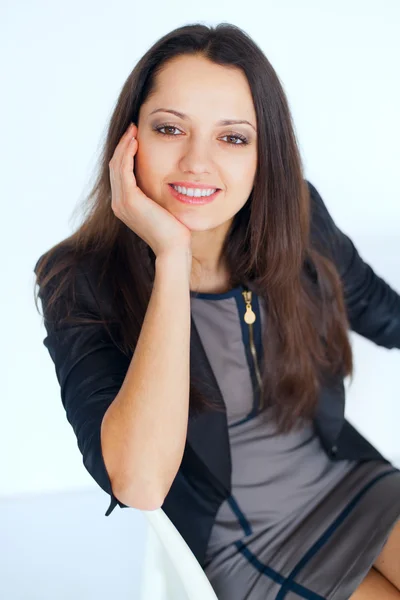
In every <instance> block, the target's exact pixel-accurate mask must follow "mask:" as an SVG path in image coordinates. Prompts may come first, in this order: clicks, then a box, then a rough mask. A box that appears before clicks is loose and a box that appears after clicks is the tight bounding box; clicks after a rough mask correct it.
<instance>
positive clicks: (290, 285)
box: [35, 23, 353, 432]
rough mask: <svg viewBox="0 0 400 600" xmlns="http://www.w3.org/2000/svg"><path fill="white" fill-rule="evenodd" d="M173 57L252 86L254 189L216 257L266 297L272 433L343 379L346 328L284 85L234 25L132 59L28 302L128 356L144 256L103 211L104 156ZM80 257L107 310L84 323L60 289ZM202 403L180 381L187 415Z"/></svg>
mask: <svg viewBox="0 0 400 600" xmlns="http://www.w3.org/2000/svg"><path fill="white" fill-rule="evenodd" d="M180 55H198V56H202V57H205V58H207V59H208V60H210V61H212V62H214V63H215V64H218V65H225V66H227V67H231V68H232V67H233V68H238V69H242V71H243V73H244V74H245V76H246V78H247V80H248V82H249V86H250V89H251V93H252V98H253V102H254V107H255V112H256V116H257V127H258V132H257V134H258V135H257V138H258V142H257V143H258V147H257V169H256V175H255V181H254V187H253V189H252V191H251V194H250V196H249V198H248V200H247V202H246V204H245V205H244V206H243V207H242V208H241V210H240V211H239V212H238V213H237V214H236V215H235V217H234V220H233V223H232V226H231V229H230V231H229V232H228V235H227V237H226V240H225V243H224V247H223V253H224V256H225V257H226V262H227V265H228V267H229V270H230V273H231V284H232V286H235V285H238V284H239V283H250V284H251V287H252V289H253V290H254V291H255V292H256V293H257V294H259V295H260V297H262V298H263V299H264V300H265V303H266V304H265V306H266V309H267V314H266V317H267V321H266V324H265V328H264V332H263V349H264V350H263V363H262V367H261V369H260V370H261V374H262V391H263V396H264V407H265V408H267V407H273V408H272V411H273V418H275V420H276V423H277V426H278V430H279V431H280V432H287V431H289V430H290V429H292V428H293V427H294V425H295V424H296V423H298V422H299V420H301V419H309V418H312V417H313V415H314V412H315V408H316V404H317V401H318V392H319V389H320V386H321V384H322V383H324V382H325V381H329V379H330V378H332V377H344V376H346V375H351V376H352V375H353V362H352V351H351V345H350V341H349V337H348V329H349V323H348V318H347V314H346V309H345V303H344V297H343V288H342V284H341V281H340V277H339V274H338V271H337V269H336V266H335V263H334V261H333V259H332V256H331V253H330V251H329V245H328V244H327V241H328V240H327V239H324V240H323V239H322V238H324V235H322V236H321V235H320V236H319V237H318V235H313V232H312V228H313V224H314V228H315V229H316V232H317V233H318V227H319V226H322V225H323V220H322V219H321V218H319V217H318V211H316V212H315V218H314V216H313V215H314V209H313V206H314V205H315V206H316V202H317V200H316V198H317V196H318V193H317V192H316V190H315V188H314V187H313V186H312V185H311V184H310V183H309V182H307V181H306V180H305V179H304V177H303V166H302V161H301V158H300V152H299V149H298V144H297V141H296V136H295V132H294V125H293V122H292V116H291V113H290V110H289V106H288V101H287V98H286V96H285V93H284V90H283V86H282V84H281V83H280V81H279V78H278V76H277V74H276V72H275V70H274V69H273V67H272V66H271V64H270V62H269V61H268V59H267V58H266V56H265V55H264V53H263V52H262V51H261V49H260V48H259V47H258V46H257V45H256V44H255V42H254V41H253V40H252V39H251V38H250V37H249V36H248V35H247V34H246V33H245V32H244V31H242V30H241V29H240V28H239V27H237V26H235V25H232V24H227V23H220V24H218V25H217V26H215V27H214V26H208V25H204V24H189V25H185V26H183V27H179V28H177V29H175V30H174V31H171V32H170V33H168V34H166V35H164V36H163V37H162V38H161V39H160V40H158V41H157V42H156V43H155V44H154V45H153V46H152V47H151V48H150V49H149V50H148V51H147V52H146V53H145V54H144V56H143V57H142V58H141V59H140V60H139V62H138V63H137V64H136V66H135V67H134V69H133V71H132V72H131V74H130V75H129V77H128V78H127V80H126V82H125V84H124V85H123V87H122V91H121V93H120V95H119V98H118V101H117V103H116V106H115V109H114V111H113V114H112V116H111V120H110V124H109V127H108V131H107V135H106V138H105V141H104V147H103V150H102V154H101V157H100V161H99V165H98V166H99V169H98V174H97V176H96V181H95V184H94V186H93V188H92V189H91V191H90V193H89V195H88V196H87V197H86V198H85V199H84V206H83V208H84V217H83V220H82V224H81V225H80V226H79V228H78V229H77V230H76V231H75V232H74V233H73V234H72V235H71V236H69V237H68V238H66V239H64V240H62V241H61V242H59V243H58V244H56V245H55V246H53V247H52V248H51V249H50V250H48V251H47V252H46V253H45V254H44V255H43V256H42V257H41V259H40V260H39V261H38V263H37V264H36V267H35V273H36V281H35V286H36V285H38V286H39V288H40V290H39V293H38V294H37V295H36V294H35V303H36V308H37V309H38V304H37V297H40V298H44V297H45V296H46V311H45V313H46V314H45V319H46V320H47V322H52V323H53V324H55V325H57V326H63V325H65V324H66V323H70V324H77V323H92V322H96V323H99V322H102V323H103V324H104V326H105V327H106V329H107V331H108V332H109V333H110V335H112V336H113V339H114V341H115V343H116V344H117V345H118V347H119V348H120V349H121V351H122V352H123V353H124V354H126V355H127V356H132V354H133V352H134V349H135V346H136V343H137V340H138V337H139V335H140V330H141V326H142V323H143V320H144V317H145V313H146V309H147V305H148V302H149V299H150V295H151V291H152V286H153V281H154V275H155V256H154V253H153V252H152V250H151V248H150V247H149V246H148V245H147V244H146V243H145V242H144V241H143V240H142V239H141V238H140V237H139V236H138V235H136V234H135V233H134V232H133V231H132V230H131V229H129V228H128V227H127V226H126V225H125V224H124V223H123V222H122V221H121V220H119V219H118V218H117V217H116V216H115V215H114V213H113V211H112V209H111V186H110V176H109V162H110V160H111V157H112V155H113V153H114V150H115V148H116V146H117V144H118V142H119V141H120V139H121V137H122V135H123V134H124V132H125V131H126V129H127V127H128V125H129V123H130V122H131V121H133V122H134V123H137V118H138V114H139V109H140V106H141V104H142V103H143V102H144V101H145V100H146V99H147V98H148V96H149V94H151V93H152V91H153V89H154V84H155V78H156V76H157V74H158V73H159V72H160V70H161V69H162V68H163V66H164V65H165V63H166V62H167V61H168V60H170V59H172V58H174V57H177V56H180ZM88 258H91V259H93V260H94V261H95V262H96V264H97V265H98V266H99V282H98V283H100V281H104V282H105V284H106V287H107V289H108V290H109V293H110V298H112V299H113V301H112V302H111V303H110V304H108V305H107V307H108V311H107V313H106V312H103V311H102V306H103V307H104V306H105V305H104V304H103V305H102V303H101V301H100V302H99V303H98V305H99V314H90V315H89V316H90V318H88V314H86V317H85V318H84V315H83V314H82V311H80V313H79V311H78V310H77V304H76V296H75V294H74V293H69V291H68V290H73V289H74V281H75V275H76V268H77V267H78V266H79V265H80V264H83V261H85V260H87V259H88ZM96 280H97V277H96ZM97 289H100V288H97ZM99 300H101V298H99ZM111 325H113V327H115V329H112V328H111ZM210 406H212V403H210V402H209V400H208V398H206V397H205V396H204V395H202V394H200V392H199V390H198V389H197V387H196V385H195V382H194V381H193V380H191V383H190V409H191V411H201V410H204V409H205V408H206V407H210Z"/></svg>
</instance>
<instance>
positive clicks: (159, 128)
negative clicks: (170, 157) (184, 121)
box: [154, 123, 180, 137]
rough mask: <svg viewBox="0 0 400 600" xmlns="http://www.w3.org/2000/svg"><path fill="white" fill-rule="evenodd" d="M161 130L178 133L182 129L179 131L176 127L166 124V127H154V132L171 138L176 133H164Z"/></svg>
mask: <svg viewBox="0 0 400 600" xmlns="http://www.w3.org/2000/svg"><path fill="white" fill-rule="evenodd" d="M161 129H176V131H180V129H178V128H177V127H175V125H168V123H164V125H158V126H157V127H154V131H156V132H157V133H160V134H161V135H166V136H169V137H172V136H174V135H175V133H172V134H171V133H164V132H162V131H161Z"/></svg>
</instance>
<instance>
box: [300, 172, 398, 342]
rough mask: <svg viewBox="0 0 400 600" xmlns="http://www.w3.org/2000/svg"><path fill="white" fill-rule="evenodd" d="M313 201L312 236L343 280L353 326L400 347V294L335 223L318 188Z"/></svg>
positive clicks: (371, 337)
mask: <svg viewBox="0 0 400 600" xmlns="http://www.w3.org/2000/svg"><path fill="white" fill-rule="evenodd" d="M307 183H308V186H309V190H310V200H311V223H312V225H311V235H312V237H314V239H316V240H317V243H318V245H319V247H323V246H325V247H327V248H328V252H329V255H330V257H332V260H333V262H334V263H335V265H336V268H337V269H338V272H339V275H340V277H341V280H342V283H343V290H344V298H345V303H346V307H347V313H348V317H349V322H350V326H351V329H352V330H353V331H355V332H356V333H358V334H359V335H362V336H363V337H365V338H367V339H369V340H371V341H372V342H374V343H375V344H377V345H378V346H383V347H385V348H399V349H400V295H399V294H398V293H397V292H396V291H395V290H393V289H392V288H391V287H390V285H389V284H388V283H386V282H385V281H384V280H383V279H382V278H381V277H379V276H378V275H377V274H376V273H375V272H374V271H373V269H372V268H371V267H370V266H369V265H368V264H367V263H366V262H364V260H363V259H362V258H361V256H360V254H359V253H358V251H357V249H356V247H355V246H354V244H353V242H352V241H351V239H350V238H349V237H348V236H347V235H346V234H344V233H343V232H342V231H341V230H340V229H339V227H337V225H336V224H335V223H334V221H333V219H332V217H331V215H330V214H329V212H328V209H327V208H326V206H325V204H324V202H323V200H322V198H321V196H320V195H319V193H318V191H317V190H316V188H315V187H314V186H313V185H312V184H311V183H310V182H307Z"/></svg>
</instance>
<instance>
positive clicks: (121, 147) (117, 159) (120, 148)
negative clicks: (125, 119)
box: [112, 123, 137, 169]
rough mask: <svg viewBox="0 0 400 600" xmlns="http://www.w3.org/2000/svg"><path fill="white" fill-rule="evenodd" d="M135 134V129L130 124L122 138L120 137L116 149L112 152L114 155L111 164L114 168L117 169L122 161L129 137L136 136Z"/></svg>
mask: <svg viewBox="0 0 400 600" xmlns="http://www.w3.org/2000/svg"><path fill="white" fill-rule="evenodd" d="M136 133H137V127H136V125H135V124H134V123H131V126H129V127H128V128H127V130H126V131H125V133H124V134H123V136H122V137H121V139H120V141H119V142H118V145H117V147H116V148H115V150H114V154H113V157H112V162H113V164H114V166H115V168H117V169H118V167H119V166H120V164H121V160H122V156H123V154H124V152H125V150H126V148H127V146H128V145H129V143H130V140H131V137H132V135H134V134H135V135H136Z"/></svg>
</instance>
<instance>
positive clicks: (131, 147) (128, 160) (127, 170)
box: [120, 137, 137, 183]
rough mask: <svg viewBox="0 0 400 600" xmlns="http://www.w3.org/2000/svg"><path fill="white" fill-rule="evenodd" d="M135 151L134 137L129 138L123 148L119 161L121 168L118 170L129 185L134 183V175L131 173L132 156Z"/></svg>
mask: <svg viewBox="0 0 400 600" xmlns="http://www.w3.org/2000/svg"><path fill="white" fill-rule="evenodd" d="M136 150H137V140H136V138H135V137H131V138H130V140H129V143H128V144H127V146H126V148H125V152H124V155H123V157H122V159H121V168H120V172H121V174H122V176H123V177H124V178H125V179H126V180H127V182H128V183H130V182H134V183H136V180H135V175H134V173H133V166H134V155H135V153H136Z"/></svg>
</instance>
